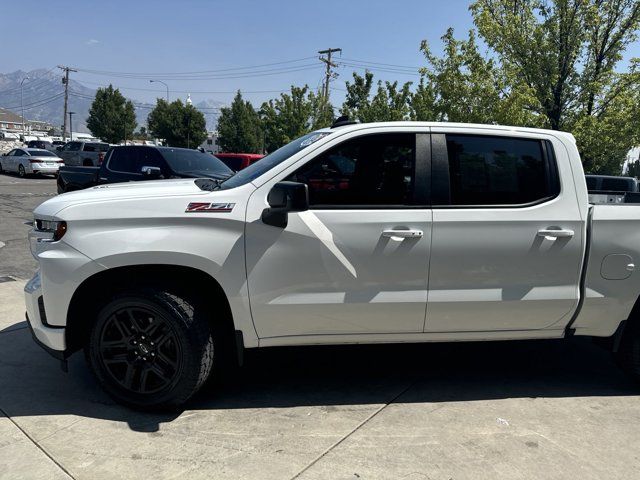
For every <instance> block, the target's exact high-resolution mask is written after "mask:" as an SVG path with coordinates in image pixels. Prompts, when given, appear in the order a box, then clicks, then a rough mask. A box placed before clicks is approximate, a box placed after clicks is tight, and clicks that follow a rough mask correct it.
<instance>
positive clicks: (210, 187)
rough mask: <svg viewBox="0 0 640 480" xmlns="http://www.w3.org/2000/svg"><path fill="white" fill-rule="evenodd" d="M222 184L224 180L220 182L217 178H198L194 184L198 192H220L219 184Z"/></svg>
mask: <svg viewBox="0 0 640 480" xmlns="http://www.w3.org/2000/svg"><path fill="white" fill-rule="evenodd" d="M222 182H224V180H220V179H219V178H198V179H197V180H195V182H194V183H195V184H196V185H197V186H198V188H199V189H200V190H205V191H207V192H213V191H214V190H220V184H221V183H222Z"/></svg>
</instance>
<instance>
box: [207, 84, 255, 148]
mask: <svg viewBox="0 0 640 480" xmlns="http://www.w3.org/2000/svg"><path fill="white" fill-rule="evenodd" d="M220 110H221V114H220V118H219V119H218V144H219V145H220V147H221V148H222V150H223V151H225V152H238V153H239V152H242V153H259V152H262V151H263V150H264V136H263V131H262V125H261V121H260V117H259V116H258V113H257V112H256V111H255V109H254V108H253V106H252V105H251V103H249V102H248V101H245V100H244V99H243V98H242V94H241V93H240V90H238V93H237V94H236V96H235V98H234V99H233V102H232V103H231V105H230V106H229V107H223V108H221V109H220Z"/></svg>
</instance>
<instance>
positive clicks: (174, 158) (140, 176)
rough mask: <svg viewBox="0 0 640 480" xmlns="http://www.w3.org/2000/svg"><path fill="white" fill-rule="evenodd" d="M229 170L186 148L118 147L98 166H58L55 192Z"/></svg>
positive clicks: (213, 174) (215, 174)
mask: <svg viewBox="0 0 640 480" xmlns="http://www.w3.org/2000/svg"><path fill="white" fill-rule="evenodd" d="M231 175H233V172H232V171H231V170H230V169H229V168H228V167H227V166H226V165H225V164H224V163H222V162H221V161H220V160H218V159H216V158H215V157H212V156H211V155H207V154H206V153H201V152H199V151H197V150H190V149H187V148H171V147H150V146H126V147H125V146H122V147H113V148H111V149H110V150H109V151H108V152H107V154H106V157H105V160H104V161H103V162H102V163H101V165H100V166H99V167H67V166H64V167H62V168H61V169H60V173H59V175H58V193H64V192H71V191H74V190H80V189H83V188H87V187H93V186H96V185H101V184H103V183H117V182H129V181H138V180H158V179H165V178H194V177H207V178H217V179H224V178H227V177H229V176H231Z"/></svg>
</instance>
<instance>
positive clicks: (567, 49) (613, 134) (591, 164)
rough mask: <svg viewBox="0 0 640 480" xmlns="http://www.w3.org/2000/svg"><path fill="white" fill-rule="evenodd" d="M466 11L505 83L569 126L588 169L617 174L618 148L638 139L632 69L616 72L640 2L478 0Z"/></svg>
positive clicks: (639, 20)
mask: <svg viewBox="0 0 640 480" xmlns="http://www.w3.org/2000/svg"><path fill="white" fill-rule="evenodd" d="M471 11H472V14H473V17H474V22H475V24H476V26H477V28H478V31H479V33H480V35H481V36H482V38H483V40H484V41H485V43H486V44H487V45H488V46H489V47H490V48H491V49H492V51H493V53H494V54H495V55H496V56H497V57H498V58H499V62H500V65H501V68H502V70H503V71H504V73H505V76H506V78H507V82H506V86H507V88H508V89H509V90H511V91H526V92H527V94H528V95H530V98H531V99H532V100H534V101H530V102H527V103H528V107H529V108H530V109H532V110H533V111H534V112H535V113H537V114H538V115H539V116H540V117H541V119H542V120H543V122H542V123H543V124H545V125H548V126H549V127H551V128H552V129H562V130H567V131H571V132H573V133H574V135H575V137H576V140H577V143H578V148H579V150H580V153H581V155H582V157H583V161H584V163H585V167H586V168H587V169H588V170H590V171H592V172H599V173H619V172H620V168H621V165H622V162H623V161H624V157H623V155H622V152H626V151H627V150H628V149H629V148H630V147H631V146H632V145H634V144H637V143H638V142H639V141H640V138H639V136H640V133H639V132H638V129H637V128H635V129H633V130H634V131H629V125H630V123H631V122H630V121H629V117H628V116H627V115H629V114H632V113H633V112H632V111H631V110H632V109H633V105H634V103H635V105H636V111H637V96H636V94H635V92H634V87H635V85H637V73H636V71H635V69H634V68H632V69H631V70H630V71H629V72H626V73H620V72H617V71H616V66H617V65H619V62H620V61H621V60H622V57H623V53H624V52H625V50H626V48H627V47H628V45H629V44H630V43H631V42H633V41H635V40H636V39H637V33H638V28H639V26H640V2H638V0H548V1H542V0H518V1H515V0H476V1H475V2H474V3H473V4H472V6H471ZM625 117H626V118H627V121H626V122H625V120H624V119H625ZM625 127H626V128H625Z"/></svg>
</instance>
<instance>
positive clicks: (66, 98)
mask: <svg viewBox="0 0 640 480" xmlns="http://www.w3.org/2000/svg"><path fill="white" fill-rule="evenodd" d="M58 68H59V69H61V70H62V71H63V72H64V77H62V83H63V84H64V114H63V119H64V120H63V121H64V124H63V127H62V139H63V140H66V139H67V104H68V102H69V72H77V70H74V69H73V68H69V67H65V66H64V65H58ZM69 120H71V117H69Z"/></svg>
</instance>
